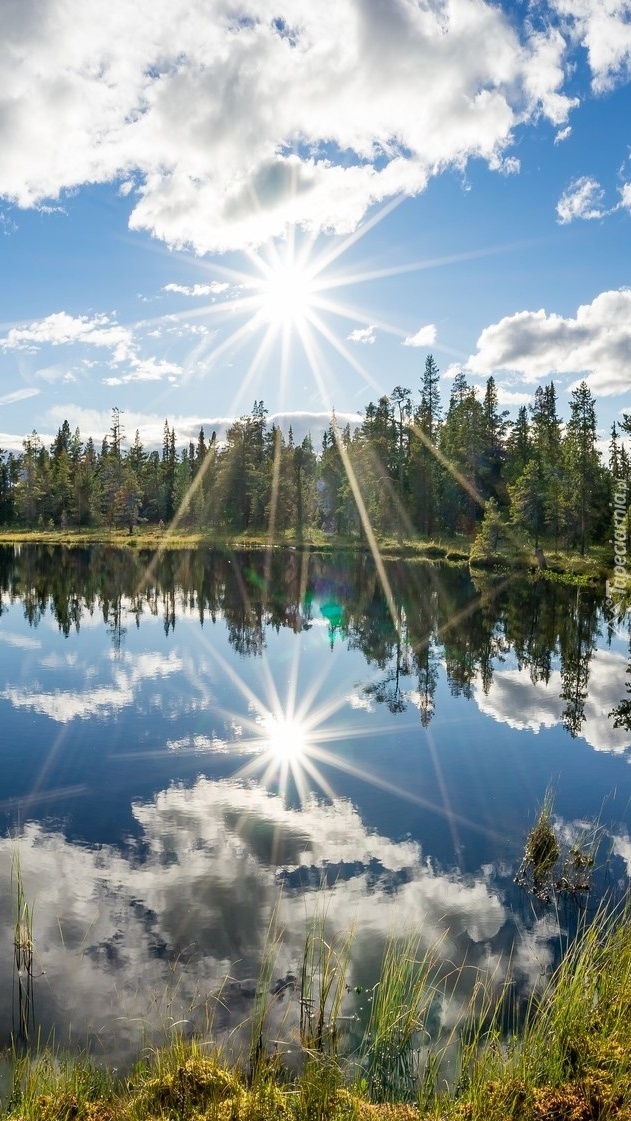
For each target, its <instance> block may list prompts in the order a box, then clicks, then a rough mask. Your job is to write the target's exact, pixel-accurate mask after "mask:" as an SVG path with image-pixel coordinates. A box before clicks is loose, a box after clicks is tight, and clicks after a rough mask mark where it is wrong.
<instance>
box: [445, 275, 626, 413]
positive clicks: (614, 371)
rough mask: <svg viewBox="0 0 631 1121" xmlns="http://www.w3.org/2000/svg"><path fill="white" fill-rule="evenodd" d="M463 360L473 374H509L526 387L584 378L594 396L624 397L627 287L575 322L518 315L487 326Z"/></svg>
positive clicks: (581, 311) (587, 308)
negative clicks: (474, 349)
mask: <svg viewBox="0 0 631 1121" xmlns="http://www.w3.org/2000/svg"><path fill="white" fill-rule="evenodd" d="M477 348H478V349H477V352H476V354H474V355H471V357H470V358H469V359H468V361H467V363H466V365H467V367H468V369H470V370H471V371H473V372H474V373H476V374H482V375H488V374H495V373H496V372H497V370H512V371H514V372H516V373H519V374H521V375H522V377H523V378H524V379H525V380H526V381H528V382H538V381H541V380H542V379H544V378H547V377H549V376H550V375H552V374H576V375H585V378H586V381H587V382H588V384H589V386H590V387H591V389H592V391H593V392H594V393H595V394H602V395H605V396H606V395H610V394H614V393H628V392H629V361H630V356H631V288H620V289H618V290H617V291H609V292H601V293H600V295H598V296H596V298H595V299H594V300H593V301H592V303H591V304H582V305H581V306H580V307H579V308H578V310H577V313H576V317H575V318H570V317H568V318H564V317H563V316H561V315H557V314H555V313H553V312H552V313H550V314H548V312H546V311H545V310H544V309H543V308H541V309H540V310H539V311H520V312H517V313H516V314H515V315H509V316H506V317H505V318H504V319H501V320H500V321H499V323H494V324H492V325H491V326H489V327H486V328H485V329H484V331H483V332H482V334H481V335H480V337H479V339H478V341H477Z"/></svg>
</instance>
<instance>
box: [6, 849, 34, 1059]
mask: <svg viewBox="0 0 631 1121" xmlns="http://www.w3.org/2000/svg"><path fill="white" fill-rule="evenodd" d="M10 882H11V897H12V899H13V905H14V910H15V922H14V926H13V961H14V971H13V1030H14V1038H15V1039H16V1041H17V1043H18V1046H26V1045H27V1044H28V1042H29V1038H30V1034H31V1030H32V1029H33V1027H34V1002H33V980H34V960H35V943H34V941H33V914H34V912H33V905H32V904H29V902H28V900H27V898H26V894H25V891H24V880H23V878H22V868H21V865H20V854H19V852H18V851H17V849H16V851H15V852H14V854H13V858H12V860H11V881H10Z"/></svg>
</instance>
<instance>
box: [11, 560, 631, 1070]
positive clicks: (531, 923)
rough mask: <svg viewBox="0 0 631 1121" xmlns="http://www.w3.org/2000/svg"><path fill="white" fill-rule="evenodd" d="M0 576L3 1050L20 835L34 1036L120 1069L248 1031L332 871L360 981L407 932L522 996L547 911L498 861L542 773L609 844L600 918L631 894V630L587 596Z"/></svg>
mask: <svg viewBox="0 0 631 1121" xmlns="http://www.w3.org/2000/svg"><path fill="white" fill-rule="evenodd" d="M0 589H1V598H0V728H1V729H2V732H1V734H0V744H1V748H0V751H1V771H0V774H1V786H0V820H1V823H2V835H1V839H0V898H1V900H2V909H1V911H0V1044H2V1045H4V1044H6V1043H7V1042H8V1041H9V1038H10V1034H11V1030H12V1016H13V1015H14V1009H12V989H13V987H14V985H13V980H14V979H13V921H14V915H13V913H12V911H13V908H12V889H11V882H10V881H11V862H12V857H13V855H14V853H15V851H16V847H17V849H18V850H19V859H20V864H21V869H22V877H23V882H24V887H25V891H26V896H27V898H28V900H29V901H30V902H32V904H33V906H34V936H35V947H36V960H35V968H34V973H35V980H34V1018H35V1027H36V1029H41V1033H42V1035H43V1037H44V1038H48V1036H49V1034H50V1032H51V1031H53V1030H54V1031H55V1037H56V1039H57V1042H59V1043H64V1044H65V1043H67V1042H69V1043H71V1044H72V1045H73V1046H82V1045H85V1044H86V1043H89V1044H90V1045H91V1046H93V1047H94V1048H95V1049H96V1050H97V1052H98V1051H99V1050H100V1049H103V1050H104V1051H105V1053H106V1054H108V1056H110V1057H111V1056H112V1055H114V1056H115V1057H116V1058H117V1059H118V1060H119V1061H120V1062H124V1061H125V1059H126V1057H128V1056H129V1055H130V1054H133V1053H135V1052H136V1050H137V1049H138V1047H139V1046H140V1045H141V1043H142V1041H143V1040H146V1039H147V1038H149V1039H151V1038H153V1037H154V1036H158V1037H160V1035H161V1034H162V1033H163V1032H164V1031H168V1030H169V1026H170V1024H172V1023H173V1022H174V1021H180V1020H186V1021H187V1023H188V1024H190V1026H191V1028H192V1027H197V1028H200V1027H203V1025H204V1024H205V1022H206V1018H207V1016H208V1015H209V1013H210V1012H211V1011H212V1010H213V1009H214V1014H215V1030H220V1029H224V1028H230V1026H231V1025H233V1024H234V1023H236V1022H238V1021H240V1020H242V1019H243V1018H244V1016H245V1015H247V1012H248V1011H249V1009H250V1008H251V1006H252V997H253V992H254V981H253V978H254V977H255V976H256V973H257V969H258V963H259V960H260V956H261V952H262V947H263V945H264V942H265V937H266V932H267V928H268V925H269V921H270V917H271V915H272V913H273V911H274V909H275V908H276V910H277V914H278V921H279V924H280V925H281V926H282V928H283V931H284V935H283V941H282V946H281V948H280V951H279V956H278V961H277V965H276V970H275V977H276V978H278V979H282V978H284V977H285V976H286V975H287V973H291V972H296V971H297V969H298V968H299V965H300V957H301V951H302V946H303V943H304V936H305V923H306V916H307V914H308V913H309V912H310V910H312V909H313V907H314V906H317V905H318V900H320V901H321V900H322V893H321V892H320V891H319V890H318V888H319V885H320V883H321V882H322V880H323V879H324V880H326V881H327V882H328V883H329V884H330V885H331V890H330V892H329V893H328V894H327V902H326V906H327V921H328V922H329V923H330V925H331V926H332V927H337V928H340V929H342V928H349V927H351V926H352V927H354V929H355V940H354V949H353V956H352V964H351V970H352V972H351V976H350V978H349V979H350V981H351V983H352V985H356V984H357V985H368V984H371V983H372V982H373V981H374V980H375V974H376V969H377V963H378V960H379V958H380V955H381V953H382V950H383V946H384V943H385V940H386V939H387V937H388V936H389V934H391V933H392V932H393V931H394V930H398V931H401V930H403V929H404V928H406V927H413V928H414V929H416V930H420V931H421V932H422V939H423V941H424V942H425V943H426V944H430V943H432V942H434V941H435V940H437V939H439V938H442V939H443V941H442V946H441V948H442V952H443V954H444V956H445V958H446V959H449V960H451V961H452V962H455V963H460V962H463V961H464V960H465V959H466V961H467V962H468V963H469V964H470V965H472V966H475V965H488V966H489V967H490V968H494V967H495V966H498V967H499V968H500V970H501V968H502V965H503V964H504V963H505V961H506V960H507V958H508V955H509V954H510V953H511V952H512V955H513V967H514V971H515V974H516V978H517V981H518V983H523V984H524V986H526V985H528V984H530V983H533V982H534V981H535V980H536V979H537V978H538V977H539V976H540V975H541V974H542V972H543V971H545V969H546V968H547V967H548V966H549V964H550V962H551V961H552V958H553V955H554V953H555V947H556V945H557V944H558V936H557V918H556V917H555V916H554V914H553V913H551V911H550V908H545V907H543V906H540V905H538V904H535V903H534V902H533V900H532V899H531V898H530V897H529V896H528V895H527V894H526V893H525V892H524V891H523V890H522V889H519V888H517V887H516V886H515V884H514V883H513V877H514V875H515V872H516V870H517V868H518V866H519V863H520V860H521V856H522V853H523V845H524V840H525V836H526V834H527V831H528V828H529V827H530V826H531V825H532V824H533V821H534V819H535V817H536V814H537V811H538V809H539V807H540V805H541V802H542V800H543V798H544V795H545V792H546V790H547V789H548V788H549V787H553V789H554V791H555V803H554V810H555V817H556V825H557V828H558V831H559V833H560V835H562V836H563V837H564V838H565V840H566V842H567V844H568V845H570V844H571V843H572V841H573V840H574V839H575V838H578V837H581V836H582V835H584V833H585V831H586V830H589V829H590V828H591V827H592V826H593V824H594V823H595V822H597V821H598V822H599V823H600V827H601V829H602V832H603V840H602V842H601V846H600V850H599V852H600V856H599V862H598V863H599V868H598V872H597V875H596V889H595V891H594V893H593V894H592V896H591V897H590V900H589V903H588V905H589V906H593V905H595V901H596V898H597V895H598V892H601V891H603V890H612V889H613V890H616V889H619V888H621V887H622V886H623V885H624V883H625V877H626V873H627V866H628V864H629V862H631V840H630V839H629V832H630V829H631V770H630V768H629V760H630V758H631V755H630V753H629V749H630V746H631V732H630V731H629V726H630V725H631V719H630V717H629V713H628V707H627V708H626V709H625V707H624V702H625V701H627V702H628V701H629V699H630V698H629V691H628V689H627V686H628V685H629V683H630V682H631V678H630V677H629V670H630V662H629V619H628V617H627V618H626V619H622V620H620V619H612V618H611V617H610V616H608V615H607V611H606V605H604V604H603V602H602V601H601V599H600V598H599V597H598V596H597V595H595V594H594V593H593V592H591V591H587V590H581V591H580V592H577V590H576V589H568V588H566V587H564V586H562V585H554V584H551V585H543V584H541V583H529V582H528V581H527V580H526V579H525V578H524V577H523V576H520V577H519V578H517V579H514V580H507V581H502V582H497V581H493V580H491V579H489V578H488V577H484V578H482V579H480V580H473V581H472V580H471V578H470V576H469V574H468V571H467V570H466V569H458V568H448V567H438V566H431V565H427V564H410V565H404V564H401V563H393V564H386V566H385V584H384V581H383V580H382V579H381V578H380V577H379V575H378V573H377V572H376V569H375V565H374V563H373V562H372V560H371V559H370V558H367V557H364V556H355V557H348V556H346V557H343V558H341V559H340V558H337V559H336V558H334V557H330V556H324V555H318V554H312V555H307V554H305V555H302V554H300V553H297V552H283V553H280V552H274V553H273V554H272V556H271V557H267V558H266V557H265V556H264V555H262V554H255V553H250V554H239V555H233V556H230V557H228V556H224V555H220V554H216V553H212V552H208V551H200V552H181V553H172V554H168V555H164V556H163V557H161V558H153V557H151V556H149V555H142V554H138V555H134V554H127V553H123V552H116V551H113V550H107V549H104V548H94V549H92V550H90V551H83V550H72V551H62V550H54V549H48V548H43V547H42V548H29V549H26V548H24V549H22V550H20V551H18V550H17V549H16V550H13V549H4V550H1V551H0ZM621 705H622V708H621V710H620V711H621V718H622V720H621V721H620V719H619V720H618V723H621V726H619V727H616V726H615V717H614V715H612V713H613V712H614V710H615V709H616V708H618V707H619V706H621ZM625 718H626V727H625ZM16 838H19V841H18V840H16ZM320 905H322V904H321V902H320ZM559 918H560V922H561V925H562V926H563V925H564V924H565V925H567V924H568V923H570V924H571V921H572V919H571V916H570V915H569V914H564V912H563V909H562V911H561V913H560V916H559ZM222 986H223V988H222ZM465 988H466V985H465ZM220 991H221V994H222V1001H221V1003H220V1004H217V996H218V994H219V992H220ZM466 995H467V994H466V992H464V991H463V993H462V994H461V997H459V999H462V1000H465V999H466ZM290 1001H291V995H289V996H288V997H287V1003H288V1002H290ZM13 1003H14V1002H13ZM456 1013H457V1009H456V1008H454V1009H453V1010H452V1011H451V1012H450V1013H449V1015H454V1016H455V1015H456ZM290 1020H291V1016H290V1017H289V1021H290ZM289 1021H285V1022H284V1023H283V1026H282V1032H284V1033H289V1032H290V1026H288V1023H289ZM278 1030H279V1031H281V1028H280V1027H279V1029H278Z"/></svg>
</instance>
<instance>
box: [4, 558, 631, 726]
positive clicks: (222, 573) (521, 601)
mask: <svg viewBox="0 0 631 1121" xmlns="http://www.w3.org/2000/svg"><path fill="white" fill-rule="evenodd" d="M384 570H385V574H386V578H387V583H388V587H389V595H386V592H385V590H384V587H383V586H382V581H381V577H380V574H379V572H378V571H377V566H376V565H375V563H374V560H373V558H372V556H371V555H370V554H368V553H363V552H360V553H358V552H355V553H350V552H347V553H342V554H331V553H318V552H315V551H314V552H309V551H308V550H304V551H302V550H296V549H291V550H280V549H270V550H267V551H256V552H254V551H252V552H248V551H243V552H238V553H235V552H221V551H219V550H204V549H199V550H172V551H169V552H165V553H163V554H158V555H154V554H150V553H146V552H143V551H142V550H116V549H110V548H107V547H104V546H100V545H95V546H93V547H92V548H89V549H87V548H79V549H67V548H65V549H55V548H52V547H50V546H43V545H39V546H30V547H26V548H25V547H23V548H22V549H20V550H17V549H15V548H11V547H8V548H2V549H0V596H1V597H2V598H1V602H2V604H3V609H4V610H5V611H7V610H9V611H10V610H11V606H12V604H14V603H16V602H19V603H20V605H21V610H22V611H23V612H24V616H25V618H26V619H27V620H28V621H29V623H30V624H31V626H33V627H36V626H37V625H38V624H39V622H40V620H41V619H42V618H43V617H44V616H45V615H46V614H47V613H49V614H50V615H51V616H52V617H53V618H54V619H55V620H56V622H57V625H58V626H59V628H60V630H61V631H62V633H64V634H69V633H70V631H71V630H72V629H75V630H79V628H80V625H81V620H82V618H83V617H84V616H85V615H86V614H93V613H94V611H95V610H99V611H100V612H101V613H102V616H103V619H104V622H105V625H106V626H107V627H108V631H109V634H110V636H111V639H112V642H113V644H114V647H115V649H117V650H120V647H121V643H122V642H123V641H124V636H125V631H126V626H127V625H128V623H129V620H130V619H132V620H133V621H134V622H135V624H136V626H137V627H139V626H140V623H141V620H142V618H143V616H144V615H145V614H148V615H149V616H151V617H153V618H160V617H161V618H162V620H163V625H164V630H165V633H166V634H167V635H169V634H171V632H172V631H173V628H174V627H175V624H176V621H177V617H178V614H179V613H180V612H184V611H185V612H187V613H188V614H192V613H194V612H195V611H196V612H197V614H198V616H199V620H200V625H202V626H203V625H204V623H205V621H206V619H207V618H208V617H210V619H211V620H212V621H213V622H215V621H216V620H217V619H218V618H220V617H221V618H222V619H223V621H224V622H225V625H226V628H227V634H228V639H229V642H230V644H231V645H232V647H233V648H234V650H236V651H237V652H238V653H239V654H240V655H242V656H244V657H248V656H258V655H260V654H261V653H262V651H263V650H264V649H265V645H266V634H267V631H268V630H269V628H270V627H271V628H272V629H273V630H275V631H280V630H281V629H283V630H284V629H289V630H290V631H292V632H294V633H299V632H301V631H303V630H306V629H308V628H309V627H310V626H311V625H312V623H313V620H314V618H320V619H325V620H326V621H327V623H328V628H329V641H330V642H331V641H333V640H337V641H341V642H342V643H345V644H346V646H347V648H348V649H349V650H357V651H359V652H361V654H362V655H363V657H364V659H365V660H366V662H367V663H368V664H369V665H371V666H374V667H375V669H376V671H378V672H377V673H376V674H375V679H374V680H373V682H372V684H371V685H370V686H369V687H368V693H369V695H370V696H371V698H372V699H373V700H375V701H376V702H377V703H379V704H384V705H386V706H387V707H388V708H389V709H390V710H391V711H392V712H393V713H399V712H402V711H403V710H404V709H405V707H406V705H407V704H408V702H413V703H414V704H416V705H417V706H418V709H419V712H420V719H421V723H422V725H423V726H425V727H426V726H427V725H428V724H429V722H430V720H431V719H432V716H433V713H434V704H435V694H436V689H437V684H438V680H439V674H440V665H441V662H442V663H443V664H444V667H445V675H446V678H447V682H448V685H449V688H450V691H451V692H452V694H454V695H456V696H457V695H462V696H465V697H471V696H472V695H473V689H474V686H475V685H476V684H478V683H479V684H481V686H482V688H483V690H484V691H485V692H488V691H489V689H490V688H491V685H492V681H493V673H494V671H495V668H496V667H497V665H498V663H501V662H502V661H504V660H505V658H506V656H507V654H508V652H509V651H512V656H513V658H514V659H516V662H517V667H518V669H519V670H522V669H524V668H526V669H528V670H529V673H530V678H531V680H532V681H533V683H537V682H543V683H548V682H549V680H550V676H551V673H552V670H553V668H554V666H555V663H557V664H558V662H559V661H560V664H561V673H562V680H563V691H562V694H561V695H562V698H563V700H564V701H565V702H566V707H565V710H564V713H563V722H564V725H565V727H566V728H567V729H568V731H569V732H570V734H571V735H578V734H579V732H580V729H581V727H582V725H583V722H584V719H585V712H584V707H585V700H586V696H587V687H588V678H589V667H590V659H591V655H592V651H593V649H594V641H595V636H596V633H597V623H598V609H597V608H598V604H597V597H596V595H595V594H594V593H592V592H590V591H588V590H586V589H581V590H580V591H578V592H577V591H576V589H572V588H568V587H566V586H564V585H562V584H555V583H549V582H545V581H541V580H536V579H535V580H529V579H528V578H524V576H523V575H520V576H519V577H517V578H515V579H512V578H511V579H510V580H508V579H505V578H502V579H499V580H498V579H497V578H495V577H493V576H489V575H488V574H480V575H476V577H475V580H472V579H471V577H470V575H469V572H468V570H467V569H466V567H454V566H440V565H433V564H430V563H427V562H411V563H404V562H403V561H387V560H386V561H384ZM415 679H416V680H415ZM611 716H612V720H616V721H618V722H619V723H618V726H620V722H624V721H627V722H628V723H627V725H626V726H628V724H629V723H631V702H629V701H624V700H623V701H622V702H621V704H620V705H619V706H618V707H617V709H615V710H614V712H613V713H612V714H611Z"/></svg>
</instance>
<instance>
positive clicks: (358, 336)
mask: <svg viewBox="0 0 631 1121" xmlns="http://www.w3.org/2000/svg"><path fill="white" fill-rule="evenodd" d="M375 332H376V328H375V327H373V326H370V327H356V328H355V330H354V331H351V333H350V335H348V336H347V337H348V340H349V342H352V343H368V344H370V345H372V343H374V341H375V339H376V338H377V335H376V333H375Z"/></svg>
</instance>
